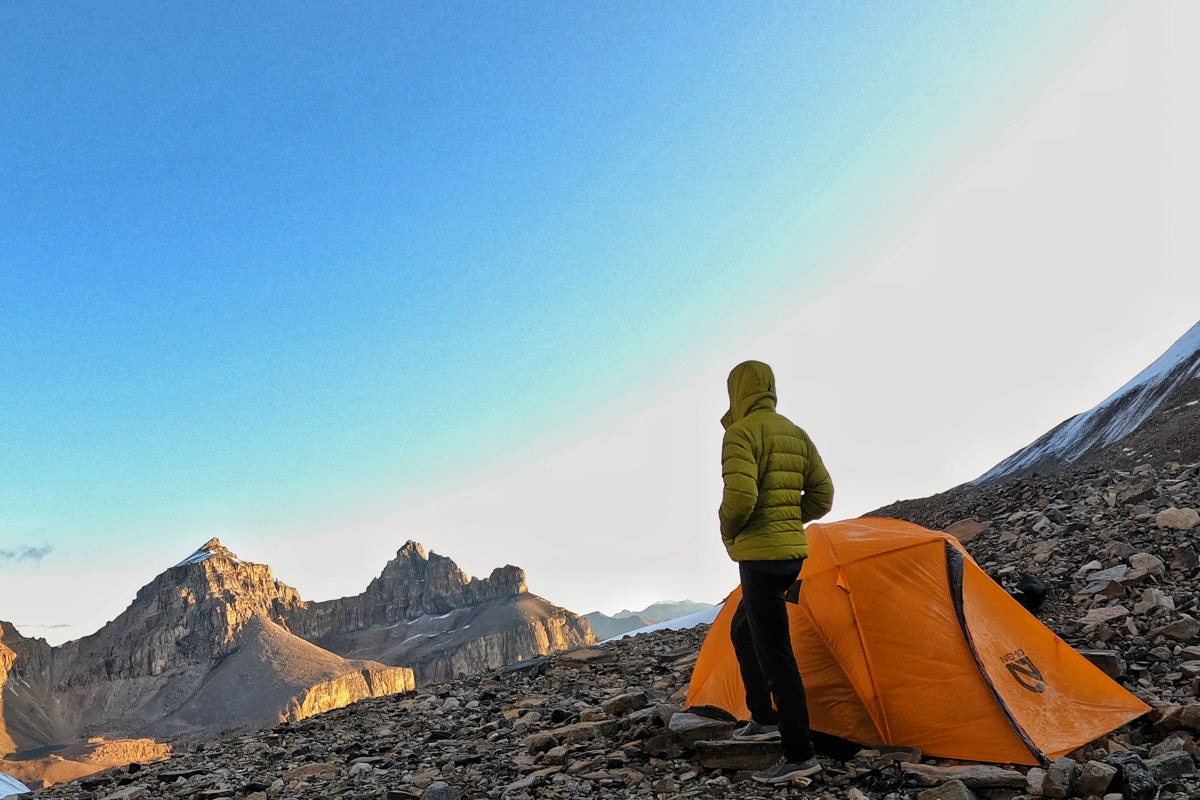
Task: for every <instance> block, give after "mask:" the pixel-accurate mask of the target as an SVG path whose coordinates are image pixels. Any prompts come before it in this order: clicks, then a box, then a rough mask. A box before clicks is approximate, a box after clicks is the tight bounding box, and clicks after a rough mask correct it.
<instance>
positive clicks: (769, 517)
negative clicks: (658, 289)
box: [719, 361, 833, 783]
mask: <svg viewBox="0 0 1200 800" xmlns="http://www.w3.org/2000/svg"><path fill="white" fill-rule="evenodd" d="M728 388H729V411H728V412H727V413H726V414H725V416H724V417H722V418H721V424H722V425H723V426H724V427H725V436H724V439H723V440H722V443H721V468H722V474H723V476H724V484H725V487H724V492H723V494H722V497H721V507H720V511H719V517H720V523H721V540H722V541H723V542H724V544H725V550H726V551H727V552H728V553H729V557H730V558H731V559H733V560H734V561H736V562H738V573H739V576H740V578H741V584H742V600H741V602H740V603H739V604H738V607H737V609H736V611H735V612H734V615H733V619H732V621H731V628H730V638H731V639H732V641H733V648H734V652H735V653H736V654H737V660H738V669H739V670H740V672H741V675H742V681H743V682H744V683H745V685H746V707H747V708H749V709H750V721H749V722H748V723H747V724H746V725H745V726H743V727H742V728H740V729H739V730H738V731H737V732H736V733H735V734H734V738H735V739H744V740H767V739H776V738H777V739H779V740H780V741H781V744H782V745H783V758H782V759H780V761H779V763H777V764H776V765H775V766H774V767H771V768H770V769H766V770H762V771H760V772H756V773H754V779H755V780H757V781H760V782H763V783H786V782H789V781H791V780H793V779H795V778H803V777H807V776H809V775H813V774H815V773H817V772H819V771H820V770H821V765H820V763H819V762H818V761H817V759H816V755H815V753H814V751H813V746H812V736H811V732H810V730H809V722H808V700H807V698H806V696H805V693H804V683H803V681H802V680H801V678H800V670H799V668H798V667H797V666H796V656H795V654H794V653H793V652H792V642H791V634H790V631H789V625H788V614H787V604H786V600H785V593H786V592H787V591H788V589H789V588H791V587H792V585H793V584H794V583H795V582H796V578H797V576H798V575H799V574H800V568H801V567H802V566H803V564H804V559H805V558H806V557H807V556H808V541H807V539H806V538H805V535H804V525H805V523H808V522H810V521H812V520H815V519H820V518H821V517H822V516H824V515H825V514H826V513H828V511H829V509H830V507H831V506H832V505H833V482H832V481H831V480H830V478H829V472H828V470H826V469H825V465H824V464H823V463H822V462H821V456H820V454H819V453H818V452H817V448H816V446H815V445H814V444H813V443H812V440H811V439H809V438H808V434H807V433H805V432H804V430H803V429H801V428H800V427H798V426H797V425H795V424H794V423H793V422H792V421H791V420H789V419H788V418H787V417H785V416H783V415H782V414H780V413H779V412H778V411H776V410H775V403H776V400H777V397H776V394H775V375H774V373H773V372H772V371H771V368H770V367H769V366H767V365H766V364H764V363H762V362H760V361H746V362H743V363H741V364H738V365H737V366H736V367H734V368H733V371H732V372H730V373H729V382H728Z"/></svg>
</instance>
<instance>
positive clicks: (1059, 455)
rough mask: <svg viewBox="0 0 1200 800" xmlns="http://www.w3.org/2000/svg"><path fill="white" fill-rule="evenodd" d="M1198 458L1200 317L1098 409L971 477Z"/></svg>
mask: <svg viewBox="0 0 1200 800" xmlns="http://www.w3.org/2000/svg"><path fill="white" fill-rule="evenodd" d="M1148 460H1153V461H1157V462H1160V463H1162V462H1166V461H1182V462H1191V461H1197V460H1200V322H1198V323H1196V325H1194V326H1192V328H1191V329H1190V330H1188V331H1187V333H1185V334H1184V335H1183V336H1181V337H1180V338H1179V339H1178V340H1177V341H1176V342H1175V343H1174V344H1173V345H1171V347H1169V348H1168V349H1167V351H1166V352H1165V353H1163V354H1162V355H1161V356H1159V357H1158V358H1157V359H1155V361H1154V362H1153V363H1152V364H1150V366H1148V367H1146V369H1144V370H1142V371H1141V372H1140V373H1138V374H1137V375H1136V376H1134V378H1133V379H1132V380H1130V381H1129V382H1128V383H1126V384H1125V385H1124V386H1122V387H1121V388H1120V389H1118V390H1117V391H1115V392H1114V393H1113V394H1111V395H1110V396H1109V397H1108V398H1106V399H1105V400H1103V401H1102V402H1101V403H1100V404H1099V405H1097V406H1096V407H1095V408H1092V409H1090V410H1089V411H1085V412H1083V413H1081V414H1076V415H1075V416H1074V417H1071V418H1070V419H1068V420H1066V421H1064V422H1063V423H1061V424H1060V425H1057V426H1056V427H1054V428H1053V429H1052V430H1050V431H1048V432H1046V433H1045V434H1044V435H1042V436H1041V437H1039V438H1038V439H1037V440H1036V441H1034V442H1032V443H1031V444H1029V445H1028V446H1026V447H1023V448H1021V449H1020V450H1018V451H1017V452H1016V453H1013V454H1012V455H1011V456H1009V457H1008V458H1006V459H1004V460H1003V461H1001V462H1000V463H999V464H997V465H996V466H995V467H993V468H992V469H990V470H988V471H987V472H986V473H985V474H983V475H982V476H980V477H979V478H977V479H976V480H975V481H974V483H976V484H987V483H993V482H996V481H999V480H1003V479H1005V478H1012V477H1020V476H1023V475H1030V474H1034V473H1042V474H1046V473H1053V472H1058V471H1061V470H1064V469H1070V468H1072V467H1083V466H1089V465H1092V466H1102V467H1121V468H1125V469H1130V468H1132V467H1133V466H1135V465H1137V464H1140V463H1144V462H1146V461H1148Z"/></svg>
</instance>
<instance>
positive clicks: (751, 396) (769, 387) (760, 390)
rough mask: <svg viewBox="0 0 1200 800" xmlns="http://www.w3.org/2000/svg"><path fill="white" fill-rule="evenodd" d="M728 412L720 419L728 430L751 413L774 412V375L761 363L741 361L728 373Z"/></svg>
mask: <svg viewBox="0 0 1200 800" xmlns="http://www.w3.org/2000/svg"><path fill="white" fill-rule="evenodd" d="M728 385H729V410H728V411H726V412H725V416H723V417H721V425H723V426H724V427H726V428H728V427H729V426H730V425H732V424H733V423H735V422H737V421H738V420H739V419H742V418H743V417H745V416H746V415H747V414H749V413H750V412H752V411H762V410H766V411H774V410H775V401H776V400H777V398H776V396H775V373H773V372H772V371H771V368H770V367H768V366H767V365H766V364H764V363H762V362H761V361H743V362H742V363H741V364H738V365H737V366H736V367H734V368H733V371H732V372H730V373H729V383H728Z"/></svg>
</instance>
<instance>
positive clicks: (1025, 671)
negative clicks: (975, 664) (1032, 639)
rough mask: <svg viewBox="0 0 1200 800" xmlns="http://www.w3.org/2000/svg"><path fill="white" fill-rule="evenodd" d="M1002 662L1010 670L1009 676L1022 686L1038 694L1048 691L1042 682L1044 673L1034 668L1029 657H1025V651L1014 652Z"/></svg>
mask: <svg viewBox="0 0 1200 800" xmlns="http://www.w3.org/2000/svg"><path fill="white" fill-rule="evenodd" d="M1001 660H1002V661H1003V662H1004V666H1006V667H1007V668H1008V671H1009V674H1011V675H1012V676H1013V678H1015V679H1016V681H1017V683H1019V684H1021V686H1023V687H1025V688H1026V689H1028V690H1029V691H1031V692H1038V693H1041V692H1043V691H1044V690H1045V689H1046V683H1045V681H1043V680H1042V673H1041V672H1040V671H1039V670H1038V668H1037V667H1036V666H1034V664H1033V661H1032V660H1030V658H1029V656H1027V655H1025V651H1024V650H1014V651H1012V652H1011V653H1008V654H1007V655H1005V656H1004V657H1003V658H1002V659H1001Z"/></svg>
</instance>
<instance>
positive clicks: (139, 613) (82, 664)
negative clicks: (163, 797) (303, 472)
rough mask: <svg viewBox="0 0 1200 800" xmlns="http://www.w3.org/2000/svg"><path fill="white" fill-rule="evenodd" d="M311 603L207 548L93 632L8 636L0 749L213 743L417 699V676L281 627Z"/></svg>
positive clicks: (0, 655)
mask: <svg viewBox="0 0 1200 800" xmlns="http://www.w3.org/2000/svg"><path fill="white" fill-rule="evenodd" d="M302 606H303V601H302V600H301V599H300V595H299V594H298V593H297V592H296V590H295V589H292V588H291V587H290V586H287V585H285V584H283V583H281V582H279V581H277V580H275V578H274V576H273V574H272V572H271V569H270V567H267V566H265V565H261V564H252V563H249V562H245V561H242V560H240V559H238V558H237V556H236V555H234V554H233V553H232V552H230V551H229V550H228V549H227V548H225V547H224V546H223V545H222V544H221V543H220V542H219V541H218V540H216V539H213V540H210V541H209V542H207V543H205V544H204V545H203V546H202V547H201V548H200V549H199V550H197V551H196V552H195V553H193V554H192V555H191V556H189V557H188V558H186V559H184V560H183V561H182V562H180V563H179V564H177V565H175V566H173V567H171V568H169V569H167V570H165V571H164V572H163V573H161V574H160V575H158V576H157V577H156V578H155V579H154V580H152V581H151V582H150V583H149V584H147V585H146V586H144V587H143V588H142V589H141V590H140V591H139V592H138V593H137V596H136V597H135V598H134V600H133V602H132V603H130V605H129V607H128V608H127V609H126V610H125V611H124V612H122V613H121V614H120V615H119V616H118V617H117V618H116V619H115V620H113V621H112V622H110V623H108V624H107V625H105V626H104V627H103V628H101V629H100V630H99V631H97V632H96V633H95V634H93V635H91V636H88V637H85V638H83V639H80V640H78V641H74V642H68V643H66V644H64V645H62V646H60V647H56V648H51V647H49V646H48V645H46V643H45V642H43V641H42V640H30V639H25V638H23V637H20V636H19V634H17V633H16V632H15V631H14V630H12V629H11V626H5V627H4V628H3V629H2V631H0V632H2V633H3V636H2V638H0V641H2V642H3V644H0V668H2V669H0V678H2V679H3V681H4V683H5V691H4V692H3V698H4V703H5V704H4V706H2V707H0V711H2V712H3V714H2V716H0V719H2V720H3V723H4V724H3V725H2V726H0V749H6V750H7V752H15V751H22V752H27V751H33V750H38V749H39V748H55V747H58V746H61V745H69V744H71V743H72V742H78V741H82V740H87V739H88V738H89V737H90V736H92V735H95V734H100V735H103V736H105V737H107V738H110V739H112V738H136V737H144V736H152V737H155V738H157V739H160V740H176V739H181V738H182V739H191V738H206V737H208V736H210V735H212V734H214V733H217V732H227V731H231V730H250V729H254V728H259V727H263V726H270V725H274V724H277V723H279V722H280V721H282V720H288V719H302V718H304V717H306V716H310V715H311V714H314V713H319V712H321V711H327V710H329V709H332V708H337V707H339V706H341V705H345V704H347V703H353V702H356V701H358V700H361V699H364V698H368V697H379V696H381V695H384V694H391V693H395V692H402V691H408V690H411V689H412V688H413V686H414V676H413V672H412V670H410V669H408V668H405V667H399V666H389V665H385V664H381V663H377V662H374V661H369V660H362V659H346V658H343V657H341V656H339V655H337V654H335V653H331V652H329V651H327V650H323V649H322V648H320V647H317V646H316V645H314V644H312V643H310V642H307V641H305V640H303V639H301V638H300V637H298V636H295V635H294V634H293V633H291V632H290V631H289V630H288V629H287V626H286V624H285V623H284V621H283V616H284V613H285V612H286V611H287V610H289V609H294V608H300V607H302Z"/></svg>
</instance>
